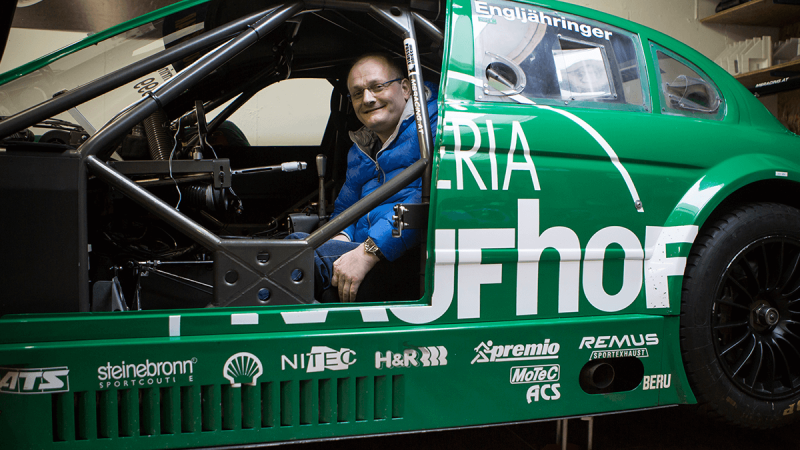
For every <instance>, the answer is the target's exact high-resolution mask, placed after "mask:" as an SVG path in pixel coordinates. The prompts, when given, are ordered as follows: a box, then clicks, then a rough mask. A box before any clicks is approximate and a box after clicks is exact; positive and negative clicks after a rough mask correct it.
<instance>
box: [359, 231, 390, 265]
mask: <svg viewBox="0 0 800 450" xmlns="http://www.w3.org/2000/svg"><path fill="white" fill-rule="evenodd" d="M364 253H370V254H373V255H375V256H377V257H378V259H380V260H381V261H383V260H384V259H386V258H384V256H383V253H381V249H380V248H379V247H378V244H376V243H375V241H373V240H372V238H371V237H368V238H367V240H366V241H364Z"/></svg>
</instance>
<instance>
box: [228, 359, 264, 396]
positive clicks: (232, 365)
mask: <svg viewBox="0 0 800 450" xmlns="http://www.w3.org/2000/svg"><path fill="white" fill-rule="evenodd" d="M263 373H264V366H263V365H262V364H261V360H259V359H258V357H256V355H254V354H252V353H247V352H239V353H236V354H234V355H233V356H231V357H230V358H228V360H227V361H225V365H224V366H223V367H222V376H223V377H225V379H226V380H228V381H229V382H230V383H231V387H235V388H237V387H241V385H242V384H246V385H248V386H255V385H256V382H257V381H258V377H260V376H261V375H262V374H263Z"/></svg>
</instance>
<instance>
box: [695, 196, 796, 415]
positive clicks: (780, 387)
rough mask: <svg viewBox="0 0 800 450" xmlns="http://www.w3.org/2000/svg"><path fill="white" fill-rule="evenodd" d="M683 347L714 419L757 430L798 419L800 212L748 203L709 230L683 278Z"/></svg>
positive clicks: (702, 235)
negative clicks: (717, 418)
mask: <svg viewBox="0 0 800 450" xmlns="http://www.w3.org/2000/svg"><path fill="white" fill-rule="evenodd" d="M681 351H682V354H683V360H684V365H685V367H686V373H687V376H688V377H689V381H690V383H691V385H692V389H693V391H694V393H695V395H696V396H697V400H698V402H699V404H700V408H701V409H702V410H704V411H705V412H707V413H709V414H710V415H712V416H716V417H719V418H722V419H724V420H726V421H729V422H732V423H735V424H739V425H743V426H746V427H750V428H773V427H777V426H782V425H786V424H788V423H791V422H792V421H794V420H795V419H796V418H797V417H800V410H799V409H800V211H798V210H797V209H795V208H792V207H789V206H785V205H778V204H771V203H769V204H767V203H758V204H750V205H746V206H742V207H739V208H737V209H735V210H733V211H731V212H730V213H728V214H726V215H724V216H723V217H721V218H720V219H719V220H716V221H715V222H714V223H711V224H710V225H707V226H705V227H704V228H703V230H702V231H701V233H700V235H699V236H698V238H697V240H696V242H695V244H694V245H693V246H692V251H691V254H690V256H689V259H688V262H687V266H686V273H685V275H684V280H683V292H682V301H681Z"/></svg>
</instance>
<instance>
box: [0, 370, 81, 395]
mask: <svg viewBox="0 0 800 450" xmlns="http://www.w3.org/2000/svg"><path fill="white" fill-rule="evenodd" d="M0 375H2V376H0V394H50V393H53V392H69V376H68V375H69V368H67V367H47V368H35V369H15V368H11V367H0Z"/></svg>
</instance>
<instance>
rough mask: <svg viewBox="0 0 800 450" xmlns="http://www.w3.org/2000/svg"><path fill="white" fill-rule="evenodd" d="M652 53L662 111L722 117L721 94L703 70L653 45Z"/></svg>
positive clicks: (723, 109) (699, 116)
mask: <svg viewBox="0 0 800 450" xmlns="http://www.w3.org/2000/svg"><path fill="white" fill-rule="evenodd" d="M653 52H654V56H655V59H656V61H657V62H658V71H657V73H658V85H659V92H660V94H661V111H662V112H664V113H666V114H675V115H681V116H688V117H695V118H706V119H714V120H722V118H723V117H725V101H724V100H723V98H722V94H721V93H720V91H719V89H718V88H717V87H716V85H714V83H712V82H711V80H710V79H709V78H708V77H707V76H706V75H705V74H704V73H702V72H701V71H700V70H699V69H697V68H696V67H694V66H692V65H691V64H690V63H689V62H688V61H685V60H684V59H682V58H680V57H679V56H677V55H675V54H674V53H672V52H669V51H668V50H665V49H663V48H659V47H658V46H656V45H655V44H653Z"/></svg>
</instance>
